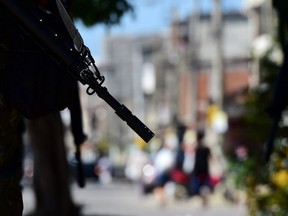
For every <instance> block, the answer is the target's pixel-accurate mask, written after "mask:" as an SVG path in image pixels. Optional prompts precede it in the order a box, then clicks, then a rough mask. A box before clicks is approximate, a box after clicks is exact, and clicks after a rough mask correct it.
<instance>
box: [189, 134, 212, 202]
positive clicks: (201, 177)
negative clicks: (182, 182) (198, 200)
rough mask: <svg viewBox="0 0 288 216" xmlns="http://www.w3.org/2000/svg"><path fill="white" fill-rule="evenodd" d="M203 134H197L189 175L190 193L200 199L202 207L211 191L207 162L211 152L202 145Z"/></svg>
mask: <svg viewBox="0 0 288 216" xmlns="http://www.w3.org/2000/svg"><path fill="white" fill-rule="evenodd" d="M204 137H205V133H204V131H203V130H199V131H198V132H197V144H196V145H197V146H196V149H195V164H194V169H193V171H192V175H191V183H192V185H191V191H190V192H191V193H192V194H196V195H200V196H201V197H202V201H203V205H204V206H206V205H207V194H208V193H209V192H210V190H211V183H210V170H209V160H210V158H211V150H210V148H209V147H207V146H206V145H205V143H204Z"/></svg>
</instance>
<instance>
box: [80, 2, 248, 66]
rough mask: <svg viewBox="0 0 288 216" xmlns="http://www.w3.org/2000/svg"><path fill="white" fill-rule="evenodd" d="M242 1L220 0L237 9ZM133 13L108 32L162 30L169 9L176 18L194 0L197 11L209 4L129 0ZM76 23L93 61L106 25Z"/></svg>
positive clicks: (99, 55) (187, 10) (99, 53)
mask: <svg viewBox="0 0 288 216" xmlns="http://www.w3.org/2000/svg"><path fill="white" fill-rule="evenodd" d="M243 1H244V0H222V7H223V10H237V9H241V7H242V4H243ZM130 2H131V4H132V5H133V7H134V11H135V16H133V15H132V14H131V13H128V14H126V15H125V16H124V17H123V19H122V21H121V23H120V24H119V25H117V26H113V27H111V29H110V35H120V34H121V35H139V34H150V33H155V32H159V31H160V32H161V31H165V30H166V29H167V28H168V27H169V23H170V20H171V17H170V14H171V13H170V12H171V10H172V9H177V13H178V15H179V17H181V18H185V17H187V16H188V15H189V14H190V13H191V12H192V11H193V7H195V3H196V2H197V4H198V8H199V9H200V10H201V11H206V12H207V11H209V10H210V9H211V8H212V7H213V5H212V4H211V3H212V2H213V1H212V0H131V1H130ZM76 26H77V28H78V30H79V32H80V34H81V35H82V37H83V40H84V43H85V45H86V46H87V47H89V49H90V51H91V53H92V55H93V57H94V58H95V61H96V63H97V61H101V60H102V59H103V54H102V53H103V52H102V45H101V44H102V41H103V38H104V37H105V32H106V29H107V28H106V27H105V26H104V25H95V26H93V27H89V28H87V27H85V26H84V25H83V24H82V23H81V22H76Z"/></svg>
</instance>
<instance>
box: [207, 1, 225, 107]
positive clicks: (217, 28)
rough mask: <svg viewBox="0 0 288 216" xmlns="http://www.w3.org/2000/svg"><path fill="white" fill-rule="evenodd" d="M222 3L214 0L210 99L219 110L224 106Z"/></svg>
mask: <svg viewBox="0 0 288 216" xmlns="http://www.w3.org/2000/svg"><path fill="white" fill-rule="evenodd" d="M221 2H222V1H221V0H213V11H212V40H213V45H214V47H213V51H212V53H213V54H212V73H211V77H210V97H211V99H212V100H213V101H214V102H215V104H216V105H218V107H219V108H222V106H223V91H224V75H223V47H222V6H221Z"/></svg>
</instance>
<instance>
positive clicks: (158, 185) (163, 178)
mask: <svg viewBox="0 0 288 216" xmlns="http://www.w3.org/2000/svg"><path fill="white" fill-rule="evenodd" d="M174 164H175V154H174V152H173V150H172V149H171V147H170V145H168V144H167V143H164V144H163V145H162V146H161V147H160V149H159V150H158V152H156V154H155V156H154V162H153V165H154V168H155V171H156V180H155V195H156V198H157V199H158V200H159V203H160V206H165V205H166V203H167V196H166V194H165V185H166V184H167V183H168V182H169V181H170V180H171V172H172V170H173V168H174Z"/></svg>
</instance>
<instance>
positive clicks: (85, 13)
mask: <svg viewBox="0 0 288 216" xmlns="http://www.w3.org/2000/svg"><path fill="white" fill-rule="evenodd" d="M68 10H69V12H70V14H71V16H72V17H73V18H74V19H81V20H82V21H83V23H84V24H85V25H86V26H92V25H95V24H97V23H104V24H106V25H113V24H118V23H119V22H120V21H121V18H122V17H123V15H124V14H126V13H128V12H131V13H133V6H132V5H131V3H130V2H129V1H128V0H72V1H71V3H70V5H69V8H68Z"/></svg>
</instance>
